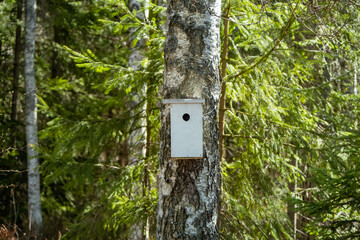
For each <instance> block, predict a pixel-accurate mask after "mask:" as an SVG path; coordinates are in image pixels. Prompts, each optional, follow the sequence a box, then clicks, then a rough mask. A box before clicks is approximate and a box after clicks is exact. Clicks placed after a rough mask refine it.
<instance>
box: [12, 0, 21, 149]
mask: <svg viewBox="0 0 360 240" xmlns="http://www.w3.org/2000/svg"><path fill="white" fill-rule="evenodd" d="M22 5H23V1H22V0H17V13H16V19H17V20H18V21H21V18H22V7H23V6H22ZM20 52H21V26H20V25H17V27H16V33H15V48H14V70H13V95H12V101H11V121H16V120H17V106H18V95H19V75H20V74H19V72H20ZM14 142H15V140H14Z"/></svg>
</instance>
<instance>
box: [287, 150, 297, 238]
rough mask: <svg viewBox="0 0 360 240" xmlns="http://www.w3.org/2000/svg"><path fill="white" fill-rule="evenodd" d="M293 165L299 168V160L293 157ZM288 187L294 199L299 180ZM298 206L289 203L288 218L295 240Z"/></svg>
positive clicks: (295, 180)
mask: <svg viewBox="0 0 360 240" xmlns="http://www.w3.org/2000/svg"><path fill="white" fill-rule="evenodd" d="M291 165H293V166H294V167H295V168H298V160H297V159H296V158H295V157H293V159H292V161H291ZM288 187H289V190H290V192H291V193H292V194H293V196H292V197H294V196H296V195H297V179H296V177H295V179H294V182H292V183H288ZM295 208H296V205H295V204H293V203H289V204H288V209H287V214H288V217H289V219H290V223H291V226H292V230H293V240H296V239H297V237H296V236H297V214H296V211H295Z"/></svg>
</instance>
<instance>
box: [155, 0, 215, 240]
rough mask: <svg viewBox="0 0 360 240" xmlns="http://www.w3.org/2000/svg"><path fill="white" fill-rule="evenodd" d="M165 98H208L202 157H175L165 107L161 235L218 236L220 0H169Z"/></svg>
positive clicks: (163, 108)
mask: <svg viewBox="0 0 360 240" xmlns="http://www.w3.org/2000/svg"><path fill="white" fill-rule="evenodd" d="M167 9H168V12H167V17H168V19H167V22H168V33H167V36H166V46H165V73H164V85H163V91H162V92H163V98H164V99H182V98H190V99H205V104H204V111H203V131H204V132H203V142H204V145H203V146H204V158H203V159H200V160H199V159H191V160H188V159H187V160H185V159H171V157H170V148H171V146H170V138H171V136H170V116H169V112H170V111H169V106H164V105H163V106H162V111H161V125H162V126H161V136H160V154H159V203H158V213H157V239H158V240H162V239H203V240H206V239H211V240H213V239H218V238H219V234H218V231H217V227H216V223H217V218H218V201H219V192H220V191H219V188H220V164H219V143H218V139H219V129H218V121H217V117H218V103H219V98H220V72H219V59H220V40H219V35H220V34H219V29H220V19H219V18H218V17H216V16H220V15H221V13H220V12H221V1H220V0H196V1H193V0H183V1H176V0H170V1H168V8H167Z"/></svg>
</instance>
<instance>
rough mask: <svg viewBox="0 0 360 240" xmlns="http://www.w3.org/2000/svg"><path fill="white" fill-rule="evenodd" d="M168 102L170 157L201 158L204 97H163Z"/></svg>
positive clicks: (164, 101) (165, 102)
mask: <svg viewBox="0 0 360 240" xmlns="http://www.w3.org/2000/svg"><path fill="white" fill-rule="evenodd" d="M163 103H164V104H170V109H171V110H170V122H171V124H170V127H171V158H181V159H184V158H192V159H196V158H203V106H202V104H203V103H205V99H164V100H163Z"/></svg>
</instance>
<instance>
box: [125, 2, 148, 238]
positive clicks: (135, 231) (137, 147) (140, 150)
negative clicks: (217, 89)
mask: <svg viewBox="0 0 360 240" xmlns="http://www.w3.org/2000/svg"><path fill="white" fill-rule="evenodd" d="M129 8H130V10H131V11H137V15H138V17H140V18H142V19H143V18H144V17H146V16H147V11H146V12H145V13H141V12H139V10H140V8H141V5H140V2H138V1H137V0H130V2H129ZM143 46H144V40H143V39H141V40H140V41H139V42H138V43H137V45H136V46H135V47H134V48H133V51H132V53H131V54H130V57H129V65H130V67H132V69H134V70H137V69H139V67H140V64H141V61H142V60H143V58H144V54H143V52H142V51H141V47H143ZM145 93H146V85H144V86H143V89H142V90H141V93H140V94H138V96H136V98H137V99H136V101H137V103H139V102H140V101H141V98H142V97H144V96H145ZM146 103H147V102H145V104H144V105H143V107H142V112H143V116H142V118H141V120H140V125H141V126H142V127H141V128H140V129H139V130H136V131H135V132H133V133H132V134H131V136H130V141H131V142H130V148H131V152H134V153H137V154H136V156H131V158H130V159H129V163H130V164H137V162H138V161H139V160H143V159H144V158H145V157H146V152H147V151H146V146H147V142H146V140H147V126H146V123H147V121H146V119H147V116H145V115H146V113H147V104H146ZM139 139H140V140H139ZM144 171H145V172H144V176H145V178H146V176H147V168H146V167H145V169H144ZM145 178H144V180H145ZM143 184H146V182H145V181H143ZM138 189H142V190H143V192H142V194H145V193H146V191H144V186H142V187H140V186H139V188H138ZM140 194H141V193H140V192H135V195H136V196H139V195H140ZM147 224H148V222H147V221H145V222H142V221H139V222H136V223H134V224H133V225H131V226H130V231H129V239H131V240H143V239H148V237H149V228H148V225H147Z"/></svg>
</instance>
